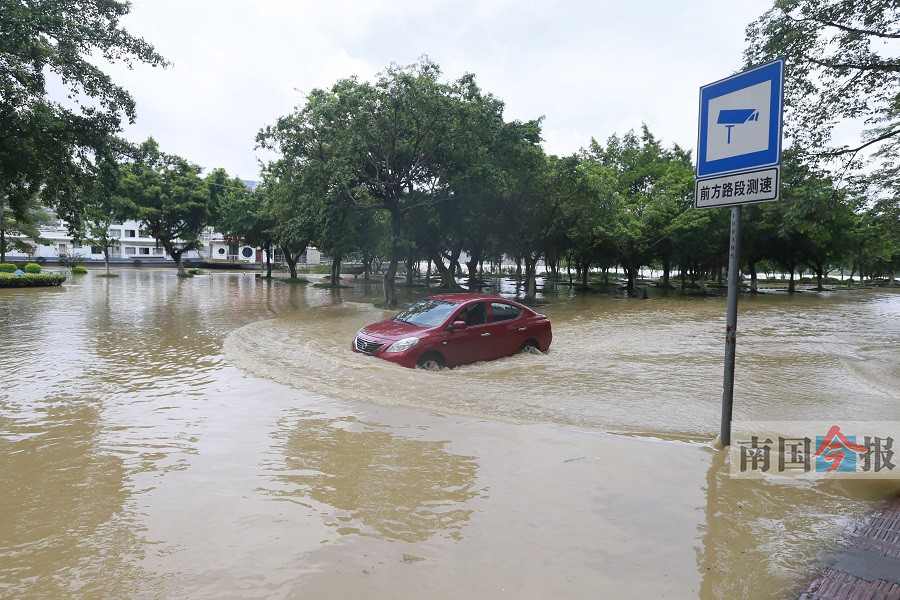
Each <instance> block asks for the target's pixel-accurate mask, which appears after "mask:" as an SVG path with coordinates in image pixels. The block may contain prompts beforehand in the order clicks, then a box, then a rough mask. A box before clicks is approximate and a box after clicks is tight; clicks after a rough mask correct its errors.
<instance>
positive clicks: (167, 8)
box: [110, 0, 769, 179]
mask: <svg viewBox="0 0 900 600" xmlns="http://www.w3.org/2000/svg"><path fill="white" fill-rule="evenodd" d="M768 7H769V2H764V1H762V0H751V1H749V2H742V3H730V2H729V3H724V2H713V1H711V2H700V3H676V2H669V1H658V2H657V1H654V2H650V1H640V0H636V1H632V2H629V3H620V2H616V3H612V2H588V1H556V2H553V1H545V2H528V1H525V2H522V1H517V2H512V1H511V0H506V1H502V0H498V1H496V2H483V1H475V0H461V1H449V0H440V1H439V0H420V1H411V0H398V1H395V2H384V1H371V2H358V1H351V0H341V1H336V2H329V3H321V2H308V1H302V2H295V1H287V0H284V1H276V0H261V1H259V2H246V1H238V0H217V1H212V0H192V1H191V2H178V1H176V0H153V2H137V3H134V5H133V10H132V13H131V14H130V15H128V16H127V17H126V18H125V20H124V25H125V27H126V28H127V29H128V30H129V31H130V32H131V33H133V34H135V35H139V36H141V37H144V38H145V39H146V40H147V41H149V42H150V43H152V44H153V45H154V46H155V47H156V48H157V50H159V51H160V52H161V53H162V54H163V55H164V56H165V57H166V58H168V59H169V60H170V61H172V63H173V65H172V67H170V68H168V69H152V68H149V67H146V66H143V65H137V66H135V68H134V69H133V70H127V69H125V68H123V67H121V66H117V67H114V68H112V69H110V72H111V74H112V76H113V78H114V80H115V81H117V82H120V83H121V84H122V85H123V86H124V87H125V88H126V89H128V90H129V91H131V92H132V94H133V95H134V97H135V99H136V101H137V106H138V121H137V123H136V124H135V125H134V126H130V127H128V128H127V130H126V135H127V136H128V137H129V138H131V139H133V140H135V141H140V140H142V139H144V138H146V137H147V136H148V135H153V136H154V137H156V139H157V141H159V143H160V145H161V147H162V148H163V149H164V150H165V151H167V152H172V153H175V154H180V155H182V156H184V157H186V158H188V159H189V160H192V161H193V162H196V163H198V164H200V165H202V166H203V167H204V168H205V169H207V170H209V169H212V168H216V167H224V168H225V169H226V170H227V171H228V172H229V173H230V174H232V175H239V176H241V177H243V178H245V179H252V178H256V177H257V176H258V165H257V158H256V156H257V154H259V153H257V152H255V151H254V145H255V142H254V138H255V135H256V133H257V131H259V129H260V128H261V127H263V126H265V125H267V124H271V123H274V122H275V120H276V119H277V118H278V117H279V116H281V115H284V114H287V113H288V112H290V111H291V110H292V109H293V108H294V107H295V106H297V105H298V104H300V103H301V102H302V100H303V97H304V95H305V94H306V93H308V92H309V91H310V90H312V89H313V88H317V87H320V88H321V87H329V86H330V85H331V84H333V83H334V82H335V81H337V80H338V79H340V78H343V77H348V76H351V75H357V76H359V77H360V78H362V79H371V78H373V77H374V76H375V74H376V73H378V72H379V71H381V70H383V69H384V68H385V67H386V66H388V65H389V64H390V63H392V62H396V63H399V64H409V63H412V62H414V61H415V60H416V59H417V58H418V57H420V56H421V55H423V54H427V55H428V56H429V57H430V58H431V59H432V60H434V61H435V62H437V63H438V64H439V65H441V67H442V69H443V71H444V75H445V77H446V78H447V79H455V78H457V77H459V76H461V75H462V74H463V73H466V72H469V73H474V74H475V75H476V76H477V80H478V82H479V84H480V85H481V87H482V88H483V89H484V90H486V91H488V92H491V93H493V94H494V95H495V96H497V97H498V98H500V99H502V100H503V101H504V102H505V103H506V107H507V109H506V117H507V118H508V119H523V120H525V119H531V118H536V117H539V116H542V115H543V116H544V117H545V121H544V138H545V140H546V143H545V147H546V148H547V150H548V151H549V152H552V153H558V154H567V153H571V152H575V151H577V150H578V149H579V148H581V147H583V146H586V145H587V144H588V143H589V142H590V139H591V137H596V138H597V139H598V140H604V139H605V138H606V137H608V136H609V135H610V134H612V133H620V134H621V133H624V132H625V131H627V130H628V129H637V128H639V127H640V126H641V123H642V122H646V123H648V125H649V126H650V128H651V131H653V132H654V133H655V134H656V135H657V136H658V137H661V138H662V139H663V141H664V143H666V144H671V143H674V142H677V143H679V144H681V145H682V146H685V147H688V148H692V147H693V146H694V145H695V143H696V120H697V115H696V113H697V94H698V89H699V87H700V86H701V85H704V84H706V83H710V82H711V81H714V80H717V79H720V78H722V77H725V76H727V75H729V74H730V73H732V72H734V71H736V70H739V69H740V66H741V51H742V49H743V47H744V39H743V32H744V28H745V27H746V25H747V24H748V23H749V22H750V21H751V20H753V19H755V18H756V17H758V16H759V15H761V14H762V13H763V12H764V11H765V10H766V9H767V8H768Z"/></svg>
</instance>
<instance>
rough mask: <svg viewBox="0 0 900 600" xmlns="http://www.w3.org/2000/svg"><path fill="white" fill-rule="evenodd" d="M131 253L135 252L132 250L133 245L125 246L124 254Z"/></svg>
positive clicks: (128, 254) (129, 254)
mask: <svg viewBox="0 0 900 600" xmlns="http://www.w3.org/2000/svg"><path fill="white" fill-rule="evenodd" d="M132 254H137V253H136V252H135V251H134V246H125V256H131V255H132Z"/></svg>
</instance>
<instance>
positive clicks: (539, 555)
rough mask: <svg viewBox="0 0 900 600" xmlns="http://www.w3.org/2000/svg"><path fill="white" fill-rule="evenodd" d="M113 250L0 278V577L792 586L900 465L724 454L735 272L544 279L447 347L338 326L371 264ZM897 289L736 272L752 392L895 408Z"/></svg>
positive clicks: (30, 587) (45, 583)
mask: <svg viewBox="0 0 900 600" xmlns="http://www.w3.org/2000/svg"><path fill="white" fill-rule="evenodd" d="M120 275H121V277H119V278H117V279H111V280H105V279H103V278H100V277H96V276H95V275H94V274H91V275H88V276H84V277H79V278H71V277H70V279H69V281H67V283H66V285H65V286H64V287H63V288H61V289H52V290H0V340H2V344H0V373H2V383H0V490H2V491H0V505H2V506H0V596H2V597H11V598H18V597H22V598H32V597H33V598H71V597H131V598H168V597H191V598H220V597H246V598H300V597H311V598H354V597H359V598H425V597H427V598H495V597H516V598H553V597H574V598H595V597H672V598H692V597H699V598H738V597H753V598H777V597H784V596H790V595H791V594H795V593H796V592H797V591H798V590H799V589H801V588H802V587H803V585H804V583H805V582H806V581H807V580H808V579H809V577H810V575H811V574H813V573H815V572H816V570H817V569H819V568H821V567H822V565H824V564H826V563H827V562H828V560H829V558H830V557H832V556H833V555H834V554H835V553H836V552H838V551H839V549H840V545H839V542H838V541H837V540H839V538H840V536H841V534H842V533H843V532H844V531H846V530H847V529H848V528H851V527H853V526H854V525H855V524H856V523H858V521H859V519H860V518H862V517H863V516H864V515H865V514H867V513H868V512H869V511H870V510H871V509H872V508H873V507H874V506H876V505H877V503H878V502H879V501H880V500H882V499H884V498H886V497H888V496H890V495H892V494H895V493H897V491H898V489H897V486H893V485H892V484H890V483H884V482H880V483H879V482H864V481H844V482H843V483H841V482H838V483H830V482H808V481H807V482H792V483H779V482H771V481H766V480H739V479H732V478H730V477H729V475H728V464H727V458H726V455H725V453H722V452H716V451H714V450H712V449H711V448H710V446H709V443H708V442H709V440H710V439H711V438H712V437H714V435H715V433H716V432H717V429H718V420H719V403H720V401H721V377H722V355H723V329H724V316H725V302H724V299H723V298H698V297H684V296H682V295H680V294H677V293H671V294H669V295H667V296H662V295H660V294H659V293H658V292H657V293H654V294H652V296H651V299H650V300H646V301H644V300H628V299H624V298H620V297H618V295H617V294H616V293H614V292H613V293H610V294H596V293H587V294H585V293H581V294H575V293H573V292H572V291H571V290H569V289H568V288H567V287H564V286H559V287H553V286H548V287H547V289H546V290H545V296H546V300H547V301H548V302H549V303H548V304H547V305H546V306H544V307H542V309H541V310H542V311H543V312H546V313H547V314H548V315H549V316H550V318H551V319H552V321H553V327H554V342H553V346H552V348H551V351H550V352H548V353H546V354H544V355H540V356H530V355H523V356H516V357H511V358H508V359H502V360H499V361H494V362H490V363H482V364H476V365H470V366H466V367H462V368H459V369H454V370H450V371H442V372H438V373H430V372H422V371H414V370H406V369H402V368H400V367H396V366H394V365H389V364H387V363H384V362H382V361H378V360H376V359H372V358H369V357H364V356H360V355H358V354H354V353H351V352H350V351H349V345H350V341H351V339H352V338H353V335H354V333H355V332H356V330H357V329H359V328H360V327H361V326H363V325H365V324H367V323H369V322H371V321H374V320H377V319H381V318H384V317H385V316H386V315H387V314H389V313H385V312H384V311H381V310H378V309H375V308H373V307H372V304H371V300H372V299H373V298H377V297H378V295H379V292H380V290H379V288H378V286H377V285H373V284H363V283H355V282H352V281H351V282H350V285H351V287H350V288H346V289H342V290H337V291H335V290H328V289H319V288H314V287H312V286H299V285H285V284H279V283H267V282H264V281H259V280H257V279H256V278H254V276H253V274H250V273H235V274H229V273H213V274H211V275H208V276H203V277H197V278H194V279H191V280H185V281H181V280H178V279H177V278H176V277H174V276H173V273H172V272H171V271H163V270H156V271H154V270H122V271H120ZM510 286H511V283H510V282H504V283H503V285H502V287H501V290H500V291H501V292H502V293H510V292H512V291H514V290H513V289H512V288H511V287H510ZM408 293H409V296H410V299H411V298H412V296H413V295H414V294H415V292H414V291H411V292H408ZM420 293H421V292H420ZM898 317H900V295H898V293H897V292H892V291H885V290H868V291H855V292H843V291H838V292H830V293H823V294H812V293H804V294H797V295H795V296H788V295H786V294H780V293H771V294H763V295H759V296H757V297H753V298H750V297H746V296H745V297H742V298H741V304H740V314H739V321H738V328H739V329H738V332H739V338H738V366H737V376H736V388H735V398H736V400H735V402H736V404H735V418H737V419H745V420H750V419H755V420H816V421H821V420H828V419H839V418H844V419H848V418H852V419H853V420H857V421H859V420H900V395H898V389H900V358H898V353H897V350H896V348H897V347H898V342H900V318H898Z"/></svg>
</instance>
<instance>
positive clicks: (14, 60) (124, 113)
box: [0, 0, 166, 217]
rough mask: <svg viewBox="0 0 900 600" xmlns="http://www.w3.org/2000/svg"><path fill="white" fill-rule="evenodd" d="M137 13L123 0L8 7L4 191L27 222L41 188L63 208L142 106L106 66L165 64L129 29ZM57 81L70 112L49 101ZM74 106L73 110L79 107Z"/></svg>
mask: <svg viewBox="0 0 900 600" xmlns="http://www.w3.org/2000/svg"><path fill="white" fill-rule="evenodd" d="M130 9H131V5H130V3H129V2H124V1H118V0H86V1H83V2H72V1H71V0H29V1H28V2H23V1H21V0H0V32H2V35H0V193H2V194H5V195H6V197H7V201H8V203H9V205H10V208H11V209H12V211H13V212H14V213H15V214H16V215H17V216H18V217H22V216H23V215H24V213H25V207H26V204H27V202H28V199H29V197H30V196H31V195H32V194H34V193H36V192H37V191H38V190H41V197H42V201H43V202H44V203H45V204H48V205H50V204H52V205H54V206H56V205H58V204H60V203H66V202H68V201H77V198H76V197H77V195H71V194H67V193H66V192H67V191H71V187H72V184H73V180H74V178H75V177H76V175H77V173H78V171H79V170H81V169H82V168H83V167H84V166H85V165H86V164H89V163H90V160H91V158H92V157H93V154H94V153H95V152H96V151H98V150H99V149H100V148H102V146H103V145H104V143H105V140H106V138H107V137H108V136H109V135H110V134H112V133H115V132H117V131H118V130H119V128H120V123H121V120H122V119H123V118H127V119H128V120H129V121H130V122H133V121H134V119H135V105H134V100H133V99H132V98H131V96H130V95H129V94H128V92H127V91H125V90H124V89H123V88H121V87H120V86H117V85H116V84H114V83H113V82H112V80H111V79H110V78H109V76H108V75H106V74H105V73H104V72H103V71H102V70H101V69H100V68H99V67H98V66H96V62H97V59H101V58H102V59H105V60H106V61H109V62H113V61H122V62H124V63H125V64H128V65H131V64H133V63H134V62H144V63H148V64H150V65H153V66H163V65H165V64H166V63H165V60H164V59H163V58H162V57H161V56H160V55H159V54H157V53H156V51H155V50H154V49H153V47H152V46H151V45H150V44H148V43H147V42H145V41H144V40H142V39H140V38H136V37H133V36H132V35H130V34H129V33H128V32H127V31H125V29H123V28H122V27H121V26H120V22H119V21H120V19H121V18H122V17H123V16H124V15H126V14H127V13H128V12H129V11H130ZM48 77H51V78H55V79H58V80H60V81H61V82H62V84H64V85H65V86H66V87H67V88H68V92H69V97H70V99H71V101H70V102H69V105H70V107H67V106H63V105H62V104H61V103H59V102H56V101H53V100H51V99H50V98H49V96H48V92H47V79H48ZM73 104H74V107H71V106H72V105H73Z"/></svg>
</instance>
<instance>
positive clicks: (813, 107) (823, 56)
mask: <svg viewBox="0 0 900 600" xmlns="http://www.w3.org/2000/svg"><path fill="white" fill-rule="evenodd" d="M898 38H900V5H898V4H897V2H896V0H868V1H866V2H861V1H859V0H775V2H774V4H773V6H772V8H771V9H769V10H768V11H767V12H766V13H765V14H763V15H762V16H761V17H760V18H759V19H757V20H756V21H754V22H753V23H751V24H750V25H749V26H748V27H747V42H748V47H747V49H746V50H745V59H746V62H747V64H748V66H749V65H753V64H757V63H760V62H763V61H766V60H770V59H773V58H776V57H780V56H784V57H786V58H787V69H788V71H787V73H786V77H785V104H786V105H787V108H788V111H787V120H786V124H785V125H786V134H787V136H788V137H789V138H792V139H793V140H794V141H795V142H796V144H797V145H799V146H800V147H803V148H806V149H808V150H809V151H811V152H812V153H814V156H818V157H823V158H831V157H835V156H843V157H845V158H850V159H852V158H854V157H855V156H856V155H857V153H858V152H860V151H862V150H864V149H866V148H870V147H871V148H878V147H879V146H880V151H881V153H882V154H883V156H882V159H883V160H884V163H885V164H887V165H890V164H892V163H895V162H896V157H897V150H898V148H900V104H898V97H900V60H898V56H897V54H896V53H897V44H896V43H895V41H896V40H897V39H898ZM848 120H857V121H860V122H862V123H864V124H865V126H866V127H867V129H865V130H864V131H862V132H861V133H860V134H859V138H858V139H857V140H856V141H855V142H853V143H851V144H846V145H843V146H840V147H837V148H835V147H832V146H831V142H832V139H831V137H832V130H833V128H834V126H835V125H836V124H838V123H846V122H847V121H848Z"/></svg>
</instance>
